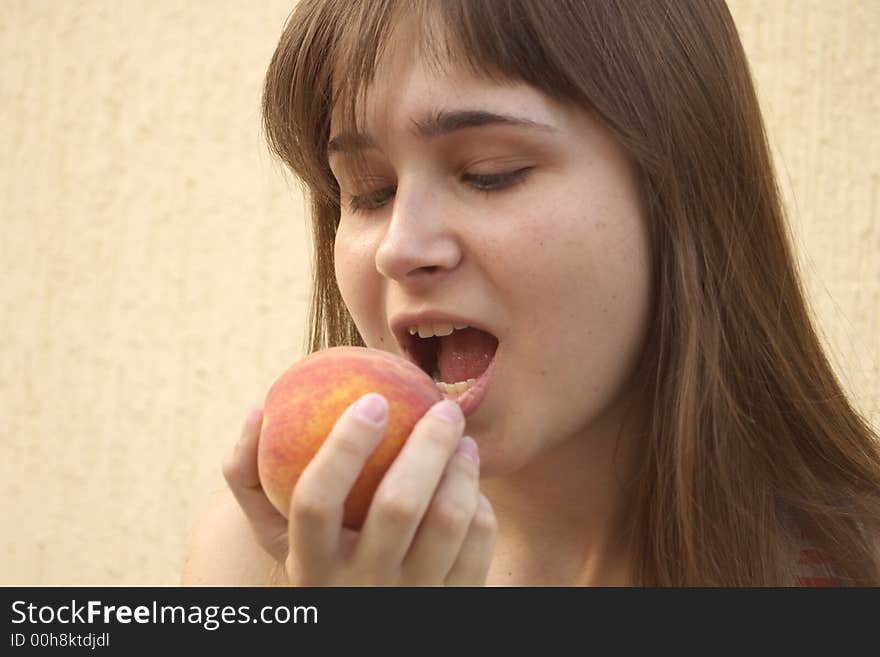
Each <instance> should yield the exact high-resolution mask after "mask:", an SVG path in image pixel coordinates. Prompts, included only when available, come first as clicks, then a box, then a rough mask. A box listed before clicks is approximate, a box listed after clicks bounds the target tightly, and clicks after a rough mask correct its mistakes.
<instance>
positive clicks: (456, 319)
mask: <svg viewBox="0 0 880 657" xmlns="http://www.w3.org/2000/svg"><path fill="white" fill-rule="evenodd" d="M428 323H447V324H466V325H467V326H469V327H471V328H474V329H478V330H480V331H484V332H486V333H488V334H490V335H492V336H493V337H495V339H496V340H497V341H498V344H497V348H496V350H495V355H494V356H493V358H492V360H491V361H490V362H489V365H488V367H487V368H486V370H485V371H484V372H483V373H482V374H481V375H480V376H479V378H478V379H477V381H476V383H475V384H474V385H473V386H472V387H471V388H470V389H468V390H467V391H465V392H464V393H462V394H459V395H455V394H445V393H444V394H443V396H444V398H446V399H452V400H454V401H455V402H457V403H458V405H459V406H460V407H461V410H462V412H463V413H464V415H465V416H466V417H467V416H468V415H470V414H471V413H473V412H475V411H476V409H477V407H478V406H479V405H480V403H481V402H482V400H483V398H484V397H485V395H486V393H487V391H488V389H489V386H490V384H491V382H492V379H493V376H494V372H495V365H496V361H497V360H498V353H499V352H500V351H501V341H500V340H499V338H498V335H497V334H496V333H495V332H494V331H493V330H492V329H491V328H489V327H488V326H486V325H485V324H484V323H483V322H480V321H479V320H473V319H471V318H468V317H465V316H462V315H453V314H450V313H445V312H442V311H424V312H420V313H401V314H398V315H395V316H394V317H392V319H391V322H390V327H391V332H392V334H393V335H394V338H395V340H396V341H397V344H398V346H399V347H400V350H401V351H402V352H403V354H404V356H405V357H406V358H407V359H408V360H409V361H411V362H412V363H414V364H415V365H417V366H418V367H420V368H421V369H422V370H423V371H425V372H427V374H428V375H429V376H430V375H432V374H433V369H432V368H433V366H434V365H435V364H436V362H437V361H436V359H437V347H438V343H437V341H438V340H439V338H438V337H436V336H435V337H433V338H420V337H419V336H418V335H410V334H409V327H411V326H417V325H423V324H428Z"/></svg>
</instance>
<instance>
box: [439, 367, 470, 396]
mask: <svg viewBox="0 0 880 657" xmlns="http://www.w3.org/2000/svg"><path fill="white" fill-rule="evenodd" d="M439 379H440V373H439V372H434V384H435V385H436V386H437V388H438V389H439V390H440V392H442V393H444V394H447V395H460V394H462V393H463V392H467V391H468V390H470V389H471V388H472V387H473V385H474V384H475V383H476V382H477V380H476V379H468V380H467V381H458V382H457V383H443V381H440V380H439Z"/></svg>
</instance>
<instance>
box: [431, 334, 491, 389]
mask: <svg viewBox="0 0 880 657" xmlns="http://www.w3.org/2000/svg"><path fill="white" fill-rule="evenodd" d="M439 340H440V347H439V349H438V350H437V369H439V370H440V380H441V381H443V382H444V383H458V382H459V381H467V380H468V379H477V378H479V377H480V375H481V374H482V373H483V372H485V371H486V368H487V367H489V363H490V362H491V361H492V357H493V356H494V355H495V350H496V349H497V348H498V339H497V338H496V337H495V336H493V335H490V334H489V333H486V332H485V331H481V330H479V329H475V328H470V327H469V328H465V329H458V330H456V331H453V332H452V334H451V335H445V336H443V337H441V338H439Z"/></svg>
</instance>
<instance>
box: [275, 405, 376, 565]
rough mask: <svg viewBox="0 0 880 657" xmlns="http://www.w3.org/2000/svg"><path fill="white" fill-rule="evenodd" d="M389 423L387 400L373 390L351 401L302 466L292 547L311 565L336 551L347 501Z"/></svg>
mask: <svg viewBox="0 0 880 657" xmlns="http://www.w3.org/2000/svg"><path fill="white" fill-rule="evenodd" d="M387 425H388V402H387V401H386V400H385V398H384V397H382V395H379V394H377V393H372V392H371V393H368V394H366V395H364V396H363V397H361V398H360V399H358V400H357V401H356V402H355V403H354V404H352V405H351V406H349V407H348V408H347V409H346V410H345V412H344V413H343V414H342V416H340V418H339V419H338V420H337V421H336V424H334V425H333V429H332V430H331V431H330V433H329V435H328V436H327V439H326V440H325V441H324V444H323V445H321V447H320V448H319V449H318V452H317V453H316V454H315V456H314V458H313V459H312V460H311V461H310V462H309V464H308V465H307V466H306V467H305V469H304V470H303V473H302V475H300V478H299V480H298V481H297V483H296V486H295V487H294V490H293V496H292V499H291V508H290V513H289V514H288V515H289V518H290V523H289V528H290V529H289V531H290V537H289V538H290V545H291V551H292V552H296V554H297V557H298V558H299V559H302V560H304V561H305V563H303V564H302V565H304V566H308V567H309V568H310V569H314V568H316V567H318V566H319V565H320V564H323V565H324V566H325V567H326V566H327V565H328V563H327V560H328V559H330V558H331V557H332V556H333V555H334V554H335V550H336V547H337V545H338V544H339V535H340V533H341V531H342V516H343V511H344V506H345V500H346V498H347V497H348V494H349V492H350V491H351V488H352V486H354V483H355V481H356V480H357V478H358V475H360V473H361V470H362V469H363V467H364V464H365V463H366V461H367V458H368V457H369V456H370V454H371V453H372V452H373V449H375V447H376V445H378V443H379V441H380V440H381V439H382V436H383V435H384V433H385V429H386V427H387Z"/></svg>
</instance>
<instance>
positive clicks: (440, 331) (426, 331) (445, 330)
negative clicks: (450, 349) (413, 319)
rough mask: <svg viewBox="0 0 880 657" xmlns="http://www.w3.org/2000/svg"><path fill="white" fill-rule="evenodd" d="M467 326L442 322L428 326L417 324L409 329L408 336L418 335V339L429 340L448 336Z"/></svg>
mask: <svg viewBox="0 0 880 657" xmlns="http://www.w3.org/2000/svg"><path fill="white" fill-rule="evenodd" d="M467 327H468V325H467V324H446V323H444V322H433V323H430V324H419V325H417V326H410V327H409V334H410V335H415V334H416V333H418V334H419V337H420V338H430V337H432V336H435V335H449V334H450V333H452V331H453V330H454V329H463V328H467Z"/></svg>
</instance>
